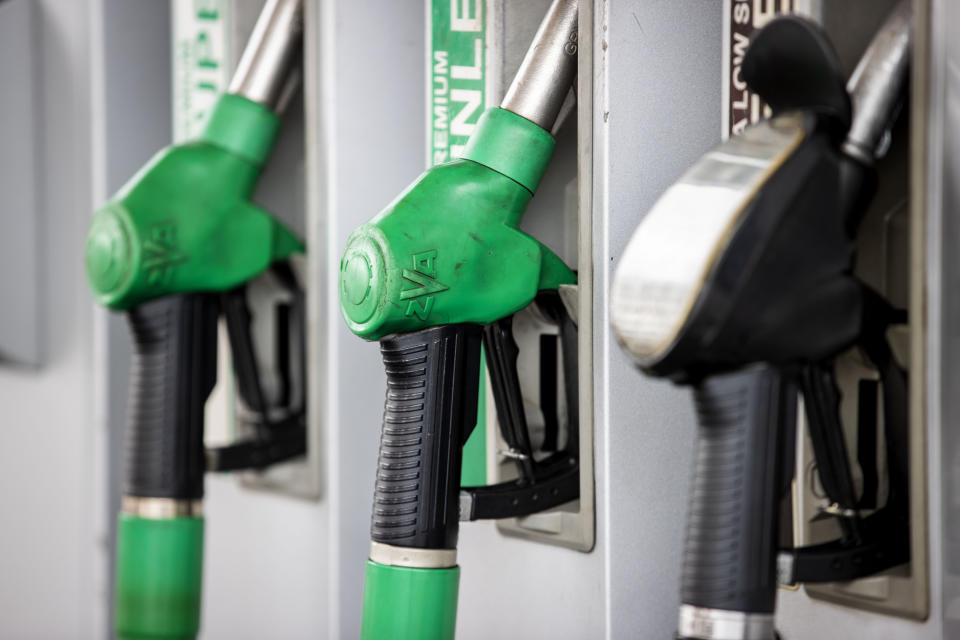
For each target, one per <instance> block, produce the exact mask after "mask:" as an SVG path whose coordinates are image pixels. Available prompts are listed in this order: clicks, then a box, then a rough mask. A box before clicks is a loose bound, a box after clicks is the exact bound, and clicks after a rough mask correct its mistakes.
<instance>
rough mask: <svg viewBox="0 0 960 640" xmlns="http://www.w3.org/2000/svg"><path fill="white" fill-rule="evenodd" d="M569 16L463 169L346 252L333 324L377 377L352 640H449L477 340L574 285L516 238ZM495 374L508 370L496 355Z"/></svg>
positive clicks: (555, 105)
mask: <svg viewBox="0 0 960 640" xmlns="http://www.w3.org/2000/svg"><path fill="white" fill-rule="evenodd" d="M576 8H577V3H576V0H555V1H554V2H553V4H552V5H551V6H550V9H549V10H548V13H547V16H546V17H545V19H544V20H543V22H542V24H541V26H540V29H539V30H538V32H537V35H536V37H535V39H534V42H533V44H532V45H531V47H530V49H529V51H528V52H527V56H526V58H525V60H524V63H523V64H522V65H521V68H520V71H519V72H518V74H517V77H516V78H515V80H514V82H513V84H512V85H511V88H510V90H509V91H508V93H507V96H506V98H505V99H504V101H503V103H502V106H501V107H500V108H493V109H489V110H487V111H486V112H485V113H484V114H483V115H482V116H481V118H480V120H479V122H478V123H477V127H476V130H475V132H474V134H473V135H472V136H471V138H470V140H469V142H468V144H467V145H466V148H465V150H464V153H463V155H462V157H461V158H459V159H456V160H453V161H451V162H448V163H446V164H442V165H438V166H435V167H433V168H431V169H429V170H427V171H426V172H425V173H424V174H423V175H421V176H420V177H419V178H418V179H417V180H416V181H415V182H414V183H413V184H412V185H411V186H410V187H408V188H407V189H406V190H405V191H404V192H403V193H402V194H401V195H400V196H398V198H397V199H396V200H395V201H394V202H393V203H391V204H390V205H389V206H388V207H387V208H386V209H384V210H383V211H381V212H380V213H379V214H378V215H377V216H376V217H374V218H373V219H372V220H371V221H370V222H368V223H367V224H365V225H363V226H361V227H359V228H358V229H356V230H355V231H354V232H353V234H351V236H350V238H349V239H348V241H347V246H346V249H345V251H344V254H343V257H342V259H341V262H340V305H341V311H342V313H343V317H344V319H345V320H346V322H347V325H348V326H349V328H350V330H351V331H353V332H354V333H356V334H357V335H358V336H360V337H362V338H365V339H367V340H379V341H380V350H381V354H382V357H383V362H384V366H385V368H386V373H387V396H386V403H385V407H384V419H383V429H382V431H381V438H380V455H379V460H378V467H377V474H376V484H375V491H374V505H373V515H372V519H371V538H372V543H371V550H370V559H369V561H368V563H367V572H366V582H365V585H364V601H363V624H362V635H363V637H364V638H368V639H372V638H376V639H379V638H395V639H403V638H451V637H453V634H454V626H455V622H456V602H457V591H458V584H459V567H458V566H457V562H456V546H457V534H458V521H459V517H458V516H459V500H460V486H459V482H460V472H461V447H462V445H463V443H464V442H465V441H466V438H467V436H468V435H469V434H470V431H471V430H472V429H473V427H474V424H475V422H476V416H477V401H478V398H477V392H478V384H479V374H480V345H481V341H482V340H483V339H484V338H483V335H484V327H487V326H489V325H492V324H494V323H497V322H498V321H500V320H503V319H504V318H508V317H509V316H511V315H512V314H514V313H515V312H517V311H519V310H520V309H523V308H524V307H526V306H528V305H530V304H531V303H532V302H533V301H534V300H535V299H536V298H537V297H538V295H540V294H541V293H542V292H549V291H554V292H555V291H556V289H557V287H558V286H559V285H561V284H574V283H575V282H576V276H575V275H574V273H573V272H572V271H571V270H570V269H569V268H568V267H567V266H566V265H565V264H564V263H563V262H562V261H561V260H560V258H559V257H557V256H556V254H554V253H553V252H552V251H550V250H549V249H547V248H546V247H545V246H544V245H542V244H541V243H539V242H538V241H536V240H535V239H534V238H532V237H530V236H528V235H527V234H525V233H523V232H521V231H520V230H519V229H518V224H519V222H520V219H521V217H522V216H523V213H524V211H525V209H526V207H527V204H528V203H529V201H530V199H531V198H532V197H533V193H534V192H535V191H536V189H537V186H538V184H539V183H540V179H541V178H542V177H543V174H544V172H545V170H546V168H547V165H548V163H549V161H550V157H551V155H552V154H553V149H554V146H555V140H554V138H553V136H552V135H551V134H550V129H551V128H552V127H553V126H554V124H555V122H556V119H557V117H558V114H559V112H560V109H561V106H562V104H563V101H564V99H565V97H566V96H567V94H568V93H569V91H570V85H571V84H572V81H573V77H574V75H575V69H576V37H577V36H576V27H577V9H576ZM509 343H510V340H508V339H507V338H504V340H503V341H502V342H501V343H500V344H502V345H507V348H508V349H509ZM514 357H515V356H514ZM501 362H502V363H503V364H504V370H507V369H509V368H510V354H509V353H508V352H507V351H505V352H504V358H503V359H502V360H501ZM491 374H492V375H493V374H494V372H493V365H491ZM508 386H509V385H508ZM510 388H511V389H512V388H513V387H512V386H511V387H510ZM505 397H513V396H512V395H511V393H510V390H508V392H507V394H506V395H505ZM504 410H505V411H506V408H504ZM521 411H522V407H521ZM500 413H501V407H500V406H499V404H498V414H500Z"/></svg>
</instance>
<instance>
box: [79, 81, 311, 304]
mask: <svg viewBox="0 0 960 640" xmlns="http://www.w3.org/2000/svg"><path fill="white" fill-rule="evenodd" d="M279 126H280V121H279V119H278V117H277V115H276V114H275V113H273V112H272V111H270V110H269V109H267V108H266V107H264V106H262V105H260V104H257V103H256V102H252V101H250V100H247V99H246V98H243V97H241V96H237V95H232V94H224V95H222V96H220V98H219V100H218V102H217V104H216V106H215V107H214V110H213V113H212V114H211V116H210V120H209V121H208V123H207V126H206V128H205V130H204V132H203V134H202V135H201V136H200V138H199V139H198V140H194V141H191V142H188V143H185V144H181V145H175V146H171V147H167V148H166V149H164V150H163V151H161V152H160V153H158V154H157V155H156V156H154V157H153V159H151V160H150V162H149V163H148V164H147V165H146V166H145V167H144V168H143V169H141V170H140V171H139V172H138V173H137V174H136V175H135V176H134V177H133V178H132V179H131V180H130V181H129V182H128V183H127V184H126V185H124V186H123V188H121V189H120V191H118V192H117V194H116V195H115V196H114V197H113V198H112V199H111V200H110V201H109V202H108V203H107V204H106V205H105V206H104V207H103V208H101V209H100V210H99V211H97V212H96V213H95V214H94V216H93V222H92V223H91V226H90V232H89V234H88V236H87V248H86V266H87V279H88V281H89V283H90V288H91V290H92V291H93V294H94V297H95V298H96V299H97V301H98V302H100V303H101V304H104V305H106V306H108V307H112V308H114V309H129V308H130V307H133V306H136V305H137V304H139V303H141V302H144V301H146V300H150V299H153V298H157V297H160V296H164V295H169V294H174V293H185V292H191V291H223V290H226V289H230V288H232V287H235V286H237V285H239V284H241V283H243V282H245V281H247V280H249V279H250V278H252V277H253V276H255V275H257V274H259V273H260V272H262V271H263V270H264V269H266V268H267V267H268V266H269V265H270V263H272V262H274V261H276V260H282V259H284V258H286V257H288V256H289V255H290V254H292V253H294V252H300V251H303V245H302V243H301V242H300V241H299V240H298V239H297V238H296V237H295V236H294V235H293V234H292V233H291V232H290V231H289V230H288V229H287V228H286V227H284V226H283V225H282V224H280V223H279V222H277V221H276V219H274V218H273V216H271V215H270V214H268V213H267V212H265V211H263V210H262V209H260V208H259V207H257V206H255V205H253V204H252V203H251V202H250V201H249V197H250V194H251V193H252V191H253V188H254V186H255V184H256V182H257V179H258V178H259V177H260V173H261V171H262V169H263V165H264V163H265V161H266V159H267V156H268V155H269V153H270V150H271V148H272V147H273V143H274V140H275V139H276V136H277V130H278V128H279Z"/></svg>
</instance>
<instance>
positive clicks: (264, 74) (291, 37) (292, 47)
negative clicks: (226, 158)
mask: <svg viewBox="0 0 960 640" xmlns="http://www.w3.org/2000/svg"><path fill="white" fill-rule="evenodd" d="M302 42H303V0H268V2H267V4H266V6H264V8H263V11H261V13H260V17H259V18H258V19H257V24H256V26H255V27H254V28H253V34H251V36H250V41H249V42H248V43H247V46H246V48H245V49H244V50H243V57H241V58H240V63H239V64H238V65H237V70H236V72H234V74H233V79H232V80H231V81H230V86H229V88H228V89H227V92H228V93H233V94H237V95H240V96H243V97H244V98H247V99H249V100H253V101H254V102H259V103H260V104H262V105H263V106H265V107H268V108H269V109H273V110H274V111H282V110H283V107H285V106H286V102H287V101H289V98H290V97H291V96H292V94H293V87H292V86H291V85H292V84H293V83H296V82H297V81H298V76H299V71H298V68H299V60H300V52H301V48H302Z"/></svg>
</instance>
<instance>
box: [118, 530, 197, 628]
mask: <svg viewBox="0 0 960 640" xmlns="http://www.w3.org/2000/svg"><path fill="white" fill-rule="evenodd" d="M202 577H203V518H169V519H148V518H140V517H137V516H131V515H127V514H121V515H120V525H119V529H118V531H117V583H116V598H115V601H116V611H115V612H114V628H115V629H116V632H117V637H119V638H120V639H121V640H147V639H151V640H159V639H164V640H174V639H176V640H181V639H182V640H192V639H193V638H195V637H196V636H197V633H198V632H199V631H200V592H201V584H202Z"/></svg>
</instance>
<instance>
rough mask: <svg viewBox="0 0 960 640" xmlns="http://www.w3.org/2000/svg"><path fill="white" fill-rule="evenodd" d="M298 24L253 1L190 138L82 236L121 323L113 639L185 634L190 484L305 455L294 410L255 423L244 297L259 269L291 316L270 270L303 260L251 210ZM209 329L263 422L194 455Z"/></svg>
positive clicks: (286, 10)
mask: <svg viewBox="0 0 960 640" xmlns="http://www.w3.org/2000/svg"><path fill="white" fill-rule="evenodd" d="M302 11H303V8H302V0H268V1H267V3H266V4H265V6H264V8H263V10H262V11H261V13H260V16H259V18H258V20H257V23H256V26H255V27H254V30H253V34H252V35H251V38H250V41H249V42H248V44H247V47H246V48H245V49H244V53H243V56H242V58H241V61H240V63H239V66H238V68H237V71H236V73H235V74H234V77H233V80H232V82H231V84H230V86H229V89H228V91H227V93H225V94H223V95H221V96H220V97H219V99H218V101H217V103H216V104H215V106H214V109H213V111H212V113H211V115H210V118H209V120H208V122H207V124H206V127H205V128H204V130H203V133H202V134H201V135H200V137H199V138H197V139H196V140H190V141H187V142H183V143H180V144H176V145H173V146H170V147H168V148H166V149H164V150H162V151H161V152H160V153H158V154H157V155H156V156H155V157H154V158H152V159H151V160H150V161H149V162H148V163H147V164H146V166H144V167H143V168H142V169H141V170H140V171H139V172H138V173H137V174H136V175H134V176H133V177H132V178H131V179H130V181H129V182H128V183H127V184H126V185H124V186H123V187H122V188H121V189H120V190H119V191H118V192H117V193H116V194H115V195H114V196H113V197H112V198H111V199H110V200H109V201H108V202H107V204H106V205H104V206H103V207H102V208H101V209H100V210H98V211H97V212H96V213H95V214H94V217H93V221H92V224H91V227H90V232H89V235H88V237H87V247H86V267H87V277H88V280H89V283H90V288H91V290H92V292H93V294H94V297H95V298H96V299H97V301H98V302H100V303H101V304H103V305H105V306H108V307H110V308H113V309H116V310H124V311H126V312H127V313H126V315H127V319H128V323H129V326H130V329H131V333H132V335H133V362H132V366H131V376H130V392H129V393H130V399H129V406H128V413H127V424H126V436H125V440H126V441H125V446H124V452H125V460H124V483H123V494H124V498H123V504H122V508H121V514H120V520H119V525H118V530H117V550H116V553H117V569H116V583H115V606H114V611H115V617H114V626H115V630H116V634H117V637H118V638H121V639H122V640H135V639H137V640H139V639H148V638H149V639H151V640H160V639H164V640H188V639H190V638H195V637H196V635H197V633H198V632H199V629H200V611H201V591H202V576H203V534H204V519H203V516H202V498H203V491H204V482H203V477H204V472H205V471H206V470H207V469H216V470H227V469H232V468H246V467H249V466H254V465H253V464H246V463H247V462H249V460H251V459H256V460H259V462H258V465H259V466H263V464H265V463H264V460H266V459H268V458H269V461H275V460H278V459H282V458H281V456H285V457H290V456H291V455H293V454H294V453H302V450H303V448H304V447H305V446H306V445H305V431H304V428H303V424H302V417H303V414H302V407H297V408H296V411H291V412H290V413H289V414H288V418H285V420H286V422H284V424H283V425H278V424H274V423H273V422H272V420H273V418H270V417H268V413H267V406H266V401H265V399H264V393H263V389H262V387H261V385H260V382H259V379H258V375H257V373H256V372H257V362H256V358H255V357H254V353H253V347H252V344H251V340H252V338H251V336H250V330H249V325H250V316H249V310H248V309H247V307H246V298H245V295H244V287H243V285H244V284H245V283H246V282H247V281H248V280H250V279H251V278H253V277H256V276H259V275H260V274H261V273H263V272H264V271H265V270H267V269H268V267H269V268H271V275H272V276H275V277H276V278H277V279H278V280H279V281H282V283H283V284H282V286H284V287H285V288H287V289H290V291H291V295H292V296H293V300H294V302H293V303H291V305H290V307H291V310H290V314H291V315H292V314H294V313H297V311H295V309H301V308H302V304H301V303H302V294H301V293H300V292H299V290H297V289H296V282H295V278H294V277H293V275H292V272H291V270H290V269H289V265H287V264H285V263H282V262H279V261H283V260H284V259H285V258H288V257H289V256H290V255H291V254H294V253H298V252H303V251H304V246H303V244H302V243H301V242H300V240H299V239H298V238H297V237H296V236H294V234H293V233H291V232H290V230H288V229H287V228H286V227H284V226H283V225H282V224H280V223H279V222H278V221H277V220H276V219H275V218H274V217H273V216H271V215H270V214H269V213H267V212H266V211H264V210H263V209H261V208H260V207H258V206H256V205H255V204H253V203H252V202H251V200H250V196H251V194H252V192H253V189H254V187H255V186H256V183H257V180H258V178H259V177H260V174H261V172H262V170H263V168H264V164H265V163H266V161H267V159H268V157H269V156H270V153H271V151H272V149H273V146H274V142H275V140H276V137H277V133H278V130H279V127H280V117H279V113H280V112H281V111H282V110H283V106H284V103H285V101H286V100H287V99H288V98H289V97H290V96H291V95H292V89H293V88H295V87H296V83H297V82H298V81H299V73H298V69H297V67H298V61H299V58H300V51H301V43H302V32H303V18H302ZM275 263H277V264H275ZM291 283H292V284H291ZM221 315H223V316H225V318H226V325H227V329H228V333H229V336H230V344H231V352H232V354H233V361H234V369H235V372H236V375H237V381H238V390H239V392H240V396H241V397H242V398H243V400H244V403H245V404H246V405H247V407H248V408H249V409H251V414H252V415H257V416H260V417H261V418H262V420H261V423H257V425H256V428H257V434H258V438H259V440H258V441H257V442H255V443H251V442H249V441H247V442H240V443H234V444H233V445H231V446H227V447H221V448H218V449H210V450H207V449H205V447H204V441H203V432H204V405H205V403H206V400H207V398H208V396H209V395H210V392H211V391H212V389H213V387H214V385H215V383H216V360H217V351H216V349H217V325H218V321H219V318H220V317H221ZM277 348H278V349H279V348H280V347H277ZM281 426H282V430H281V429H280V427H281ZM281 431H282V434H283V435H282V436H281V435H278V434H280V433H281ZM256 447H261V448H260V449H258V450H256V451H253V449H255V448H256ZM268 447H269V450H268V449H267V448H268ZM271 456H272V457H271ZM244 464H246V467H244V466H243V465H244Z"/></svg>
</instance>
